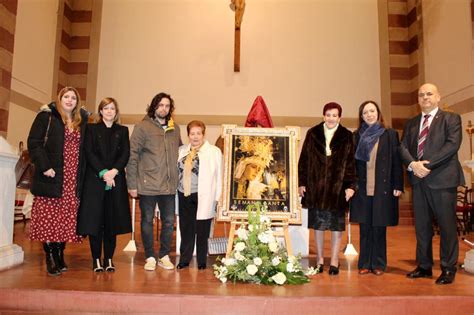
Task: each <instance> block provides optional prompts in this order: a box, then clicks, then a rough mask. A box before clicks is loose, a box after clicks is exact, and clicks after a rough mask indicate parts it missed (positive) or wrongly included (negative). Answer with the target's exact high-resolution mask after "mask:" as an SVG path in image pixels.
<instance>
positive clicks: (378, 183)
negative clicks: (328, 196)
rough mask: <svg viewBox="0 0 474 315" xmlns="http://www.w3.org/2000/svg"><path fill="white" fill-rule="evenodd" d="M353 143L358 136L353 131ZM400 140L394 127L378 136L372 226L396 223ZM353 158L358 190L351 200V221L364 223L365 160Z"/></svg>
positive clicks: (365, 195) (401, 178)
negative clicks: (395, 192)
mask: <svg viewBox="0 0 474 315" xmlns="http://www.w3.org/2000/svg"><path fill="white" fill-rule="evenodd" d="M355 139H356V143H357V144H358V143H359V139H360V135H359V133H358V132H356V133H355ZM399 146H400V142H399V140H398V134H397V132H396V131H395V130H393V129H386V130H385V132H384V133H383V134H382V135H381V136H380V138H379V143H378V148H377V155H376V160H375V190H374V196H373V212H372V213H373V214H372V226H394V225H398V199H399V198H398V197H395V196H394V195H393V190H394V189H396V190H400V191H403V168H402V162H401V159H400V154H399V152H398V150H399ZM355 161H356V172H357V178H358V180H357V185H358V190H357V192H356V194H355V195H354V197H353V198H352V200H351V212H350V219H351V222H358V223H367V222H366V221H367V219H366V217H367V211H368V209H367V201H368V197H367V162H365V161H361V160H357V159H356V160H355Z"/></svg>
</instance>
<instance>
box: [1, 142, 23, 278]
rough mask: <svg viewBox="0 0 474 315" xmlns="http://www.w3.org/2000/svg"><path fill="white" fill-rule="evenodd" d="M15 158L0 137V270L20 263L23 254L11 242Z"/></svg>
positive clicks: (9, 147)
mask: <svg viewBox="0 0 474 315" xmlns="http://www.w3.org/2000/svg"><path fill="white" fill-rule="evenodd" d="M17 160H18V156H17V155H16V154H15V153H14V151H13V149H12V148H11V146H10V145H9V144H8V143H7V141H6V140H5V139H4V138H3V137H0V178H1V179H2V180H1V181H0V224H1V227H0V270H3V269H7V268H10V267H12V266H15V265H18V264H21V263H22V262H23V256H24V253H23V250H22V249H21V247H20V246H18V245H16V244H13V216H14V206H15V191H16V187H15V186H16V178H15V164H16V162H17Z"/></svg>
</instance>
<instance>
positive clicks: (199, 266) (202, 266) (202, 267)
mask: <svg viewBox="0 0 474 315" xmlns="http://www.w3.org/2000/svg"><path fill="white" fill-rule="evenodd" d="M206 267H207V266H206V264H199V265H198V269H199V270H204V269H206Z"/></svg>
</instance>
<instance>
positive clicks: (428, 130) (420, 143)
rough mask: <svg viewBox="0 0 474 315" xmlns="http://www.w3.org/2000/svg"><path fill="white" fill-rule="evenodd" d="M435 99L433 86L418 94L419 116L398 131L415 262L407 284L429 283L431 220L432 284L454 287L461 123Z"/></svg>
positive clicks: (456, 255) (462, 178)
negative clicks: (437, 268) (436, 250)
mask: <svg viewBox="0 0 474 315" xmlns="http://www.w3.org/2000/svg"><path fill="white" fill-rule="evenodd" d="M440 99H441V97H440V94H439V92H438V88H437V87H436V86H435V85H433V84H423V85H422V86H421V87H420V89H419V90H418V104H419V105H420V109H421V112H422V113H421V114H419V115H417V116H416V117H414V118H412V119H410V120H409V121H408V122H407V124H406V126H405V130H404V131H403V136H402V143H401V146H400V154H401V157H402V160H403V162H404V163H405V165H406V166H407V168H408V176H409V179H410V183H411V185H412V187H413V208H414V212H415V230H416V261H417V263H418V266H417V267H416V269H415V270H413V271H412V272H410V273H408V274H407V277H408V278H430V277H431V276H432V274H433V273H432V266H433V245H432V238H433V227H432V220H433V217H434V218H436V221H437V222H438V225H439V229H440V237H441V243H440V259H441V270H442V273H441V275H440V276H439V278H438V279H437V280H436V284H449V283H452V282H453V281H454V277H455V275H456V264H457V259H458V252H459V244H458V239H457V230H456V190H457V186H459V185H462V184H464V175H463V172H462V168H461V164H460V163H459V160H458V150H459V146H460V145H461V140H462V128H461V117H460V116H459V115H458V114H455V113H450V112H445V111H442V110H441V109H439V107H438V104H439V101H440Z"/></svg>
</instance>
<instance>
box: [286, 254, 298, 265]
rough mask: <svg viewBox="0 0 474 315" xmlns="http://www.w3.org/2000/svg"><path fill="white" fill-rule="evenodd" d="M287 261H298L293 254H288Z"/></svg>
mask: <svg viewBox="0 0 474 315" xmlns="http://www.w3.org/2000/svg"><path fill="white" fill-rule="evenodd" d="M288 261H289V262H290V263H292V264H296V263H297V262H298V260H297V259H296V257H295V256H293V255H290V256H288Z"/></svg>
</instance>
